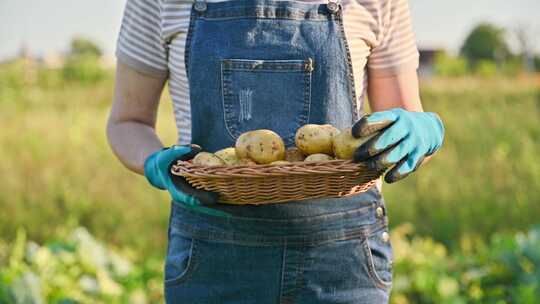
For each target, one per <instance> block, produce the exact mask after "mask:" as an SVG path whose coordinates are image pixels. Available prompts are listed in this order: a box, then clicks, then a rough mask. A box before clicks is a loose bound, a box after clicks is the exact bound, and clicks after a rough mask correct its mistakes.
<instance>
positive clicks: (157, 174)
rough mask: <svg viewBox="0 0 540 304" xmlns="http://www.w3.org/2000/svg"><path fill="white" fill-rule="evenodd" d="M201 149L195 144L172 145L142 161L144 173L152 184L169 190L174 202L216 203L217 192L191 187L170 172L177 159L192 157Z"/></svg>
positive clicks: (189, 203)
mask: <svg viewBox="0 0 540 304" xmlns="http://www.w3.org/2000/svg"><path fill="white" fill-rule="evenodd" d="M200 151H201V147H200V146H198V145H196V144H191V145H174V146H171V147H169V148H163V149H161V150H159V151H157V152H154V153H153V154H151V155H150V156H149V157H148V158H147V159H146V160H145V162H144V175H145V176H146V178H147V179H148V181H149V182H150V184H152V186H154V187H156V188H158V189H161V190H167V191H169V194H170V195H171V197H172V199H173V200H174V201H176V202H180V203H184V204H186V205H189V206H197V205H211V204H215V203H217V199H218V193H216V192H211V191H205V190H200V189H195V188H193V187H192V186H191V185H190V184H189V183H188V182H187V181H186V179H185V178H184V177H182V176H176V175H173V174H171V173H170V172H171V167H172V165H174V164H176V162H177V160H184V161H186V160H189V159H192V158H193V157H194V156H195V155H196V154H197V153H199V152H200Z"/></svg>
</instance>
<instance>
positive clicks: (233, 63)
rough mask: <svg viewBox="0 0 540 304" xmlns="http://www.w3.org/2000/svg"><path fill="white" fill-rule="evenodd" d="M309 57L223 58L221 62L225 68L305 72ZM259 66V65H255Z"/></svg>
mask: <svg viewBox="0 0 540 304" xmlns="http://www.w3.org/2000/svg"><path fill="white" fill-rule="evenodd" d="M308 62H309V59H290V60H283V59H240V58H223V59H221V63H222V66H223V69H224V70H233V71H234V70H238V71H253V72H257V71H276V72H282V71H283V72H291V73H292V72H299V73H302V72H305V69H306V64H307V63H308ZM255 66H257V67H255Z"/></svg>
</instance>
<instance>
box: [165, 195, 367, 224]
mask: <svg viewBox="0 0 540 304" xmlns="http://www.w3.org/2000/svg"><path fill="white" fill-rule="evenodd" d="M377 202H378V201H377V200H371V201H369V203H366V205H364V206H362V207H360V208H356V209H352V210H347V211H339V212H333V213H326V214H321V215H316V216H311V217H309V218H302V217H300V218H292V219H267V218H256V217H242V216H240V217H236V216H232V217H227V218H221V217H212V219H211V220H212V221H217V222H219V223H228V222H231V221H241V222H244V223H246V224H247V223H248V222H256V223H260V224H261V225H264V224H265V223H270V224H279V223H297V222H299V223H302V222H303V223H311V222H317V221H321V220H333V219H337V218H342V219H350V218H352V217H355V216H360V215H363V214H365V213H367V212H369V211H370V210H375V208H377V207H376V203H377ZM173 208H182V211H181V212H185V213H189V214H190V216H193V217H197V218H199V219H200V220H203V221H205V220H207V217H206V216H204V215H202V214H200V213H198V212H194V211H192V210H189V209H186V208H185V207H183V206H179V205H173Z"/></svg>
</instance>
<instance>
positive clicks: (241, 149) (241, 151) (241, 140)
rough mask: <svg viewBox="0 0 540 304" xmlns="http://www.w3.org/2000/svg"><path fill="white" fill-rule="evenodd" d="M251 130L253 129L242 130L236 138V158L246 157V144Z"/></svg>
mask: <svg viewBox="0 0 540 304" xmlns="http://www.w3.org/2000/svg"><path fill="white" fill-rule="evenodd" d="M252 132H253V131H248V132H244V133H242V134H240V136H238V138H237V139H236V143H235V145H234V148H235V150H236V155H237V156H238V158H248V153H247V146H248V145H249V141H250V139H251V135H252V134H253V133H252Z"/></svg>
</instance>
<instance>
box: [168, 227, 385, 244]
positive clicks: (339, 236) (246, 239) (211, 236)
mask: <svg viewBox="0 0 540 304" xmlns="http://www.w3.org/2000/svg"><path fill="white" fill-rule="evenodd" d="M174 225H177V226H178V227H180V230H184V231H185V232H186V234H185V235H186V236H188V237H193V238H197V239H204V240H209V241H216V242H220V243H227V244H237V245H246V246H275V245H282V244H284V243H285V242H287V244H292V245H304V244H305V245H318V244H325V243H329V242H333V241H336V240H348V239H352V238H358V237H360V238H367V237H368V236H369V235H371V234H372V233H373V231H377V230H380V229H385V228H386V226H385V225H384V223H383V222H382V221H377V222H375V223H371V224H366V225H362V226H359V228H355V229H347V230H333V231H331V232H323V233H319V234H306V235H303V236H259V235H245V234H239V233H235V232H231V233H227V232H225V233H224V232H220V233H216V232H214V233H209V232H208V231H205V230H202V229H198V228H195V227H192V226H187V225H185V224H183V223H181V222H177V221H175V223H174Z"/></svg>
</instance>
